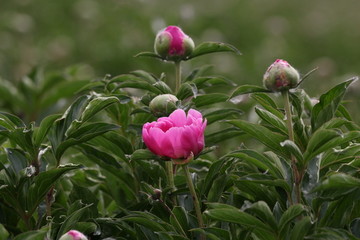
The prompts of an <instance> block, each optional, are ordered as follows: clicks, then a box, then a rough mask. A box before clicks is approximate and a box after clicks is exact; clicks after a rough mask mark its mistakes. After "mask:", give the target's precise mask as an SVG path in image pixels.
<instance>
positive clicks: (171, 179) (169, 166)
mask: <svg viewBox="0 0 360 240" xmlns="http://www.w3.org/2000/svg"><path fill="white" fill-rule="evenodd" d="M165 167H166V173H167V177H168V186H169V187H170V189H171V201H172V203H173V204H174V206H176V198H175V196H173V195H172V193H173V191H174V190H175V183H174V166H173V163H172V161H165Z"/></svg>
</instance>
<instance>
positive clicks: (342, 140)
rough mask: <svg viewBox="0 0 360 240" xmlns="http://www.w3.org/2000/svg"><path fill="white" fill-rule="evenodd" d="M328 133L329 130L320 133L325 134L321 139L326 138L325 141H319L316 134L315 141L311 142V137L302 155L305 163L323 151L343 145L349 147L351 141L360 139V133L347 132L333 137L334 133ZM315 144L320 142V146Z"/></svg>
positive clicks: (319, 136)
mask: <svg viewBox="0 0 360 240" xmlns="http://www.w3.org/2000/svg"><path fill="white" fill-rule="evenodd" d="M328 131H329V130H327V131H326V130H325V131H321V132H322V133H324V134H327V135H326V136H323V138H325V137H326V141H321V139H319V138H321V135H320V134H319V133H318V134H317V136H316V139H315V140H313V137H312V138H311V139H310V141H309V144H308V148H307V149H306V152H305V153H304V159H305V162H307V161H309V160H311V159H312V158H313V157H315V156H316V155H318V154H320V153H322V152H324V151H327V150H329V149H331V148H334V147H337V146H341V145H343V144H347V145H349V143H350V142H351V141H353V140H356V139H359V138H360V131H352V132H347V133H344V134H343V135H335V134H334V133H330V132H328ZM316 132H319V131H316ZM314 136H315V134H314ZM331 136H332V138H329V137H331ZM312 140H313V141H312ZM317 142H320V143H321V144H320V143H318V144H316V143H317ZM310 143H311V145H310Z"/></svg>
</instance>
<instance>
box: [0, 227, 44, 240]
mask: <svg viewBox="0 0 360 240" xmlns="http://www.w3.org/2000/svg"><path fill="white" fill-rule="evenodd" d="M48 230H49V228H48V227H43V228H41V229H40V230H36V231H29V232H24V233H21V234H19V235H17V236H16V237H15V238H14V240H44V239H46V234H47V232H48ZM2 239H3V238H2ZM4 239H6V238H4Z"/></svg>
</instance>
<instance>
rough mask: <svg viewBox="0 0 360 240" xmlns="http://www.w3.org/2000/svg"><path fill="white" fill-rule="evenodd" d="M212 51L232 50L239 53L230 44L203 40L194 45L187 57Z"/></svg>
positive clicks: (238, 52)
mask: <svg viewBox="0 0 360 240" xmlns="http://www.w3.org/2000/svg"><path fill="white" fill-rule="evenodd" d="M214 52H233V53H236V54H241V53H240V51H239V50H238V49H237V48H235V47H234V46H232V45H230V44H226V43H218V42H204V43H201V44H199V45H198V46H197V47H195V49H194V51H193V52H192V53H191V55H190V56H189V57H188V59H192V58H195V57H198V56H201V55H204V54H209V53H214Z"/></svg>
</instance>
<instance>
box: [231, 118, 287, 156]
mask: <svg viewBox="0 0 360 240" xmlns="http://www.w3.org/2000/svg"><path fill="white" fill-rule="evenodd" d="M226 122H227V123H230V124H232V125H234V126H236V127H238V128H240V129H241V130H243V131H244V132H246V133H247V134H249V135H251V136H252V137H254V138H256V139H257V140H258V141H260V142H261V143H263V144H264V145H265V146H267V147H268V148H270V149H272V150H274V151H276V153H278V154H280V155H283V156H284V155H286V154H285V151H284V149H283V148H282V147H281V145H280V143H281V142H283V141H285V139H286V137H285V136H282V135H280V134H277V133H274V132H272V131H270V130H269V129H267V128H266V127H263V126H261V125H258V124H254V123H250V122H246V121H243V120H228V121H226Z"/></svg>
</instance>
